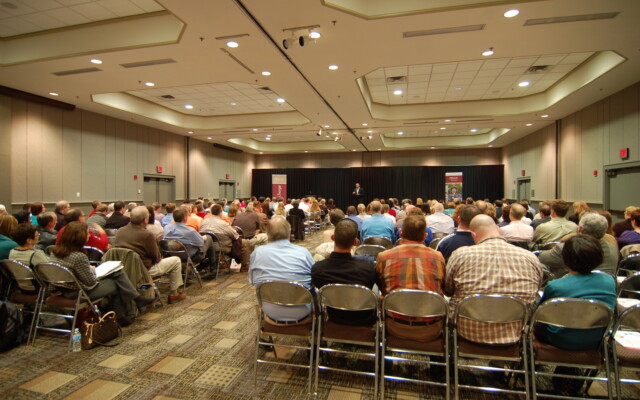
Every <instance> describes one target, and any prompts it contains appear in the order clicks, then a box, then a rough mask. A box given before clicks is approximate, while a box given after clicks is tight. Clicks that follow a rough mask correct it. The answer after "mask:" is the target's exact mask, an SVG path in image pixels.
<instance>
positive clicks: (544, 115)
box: [541, 114, 549, 118]
mask: <svg viewBox="0 0 640 400" xmlns="http://www.w3.org/2000/svg"><path fill="white" fill-rule="evenodd" d="M541 117H542V118H549V114H542V115H541Z"/></svg>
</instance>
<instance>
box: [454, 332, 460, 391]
mask: <svg viewBox="0 0 640 400" xmlns="http://www.w3.org/2000/svg"><path fill="white" fill-rule="evenodd" d="M453 398H454V399H459V398H460V396H459V394H458V338H457V336H456V332H455V331H454V334H453Z"/></svg>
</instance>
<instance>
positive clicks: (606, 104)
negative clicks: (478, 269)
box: [502, 83, 640, 205]
mask: <svg viewBox="0 0 640 400" xmlns="http://www.w3.org/2000/svg"><path fill="white" fill-rule="evenodd" d="M554 132H555V126H554V125H551V126H549V127H547V128H544V129H541V130H540V131H537V132H535V133H533V134H531V135H529V136H527V137H525V138H523V139H521V140H519V141H517V142H514V143H512V144H510V145H508V146H506V147H505V148H504V149H503V153H502V162H503V163H504V165H505V191H506V195H507V196H510V195H511V190H512V189H513V188H515V185H514V184H513V181H514V179H516V177H518V176H519V173H520V170H523V169H524V170H525V171H526V174H527V175H530V176H531V178H532V179H531V187H532V189H535V190H536V196H532V197H534V200H544V199H549V198H553V197H554V181H553V179H554V176H553V173H554V168H555V163H556V161H555V160H556V154H555V145H556V143H555V133H554ZM559 137H560V139H559V194H558V196H559V197H560V198H563V199H565V200H567V201H576V200H583V201H586V202H588V203H592V204H596V205H599V204H602V203H603V202H604V167H605V166H607V165H612V164H625V163H634V162H638V161H640V154H639V153H640V83H636V84H634V85H632V86H630V87H628V88H626V89H624V90H622V91H620V92H618V93H616V94H614V95H612V96H610V97H607V98H606V99H604V100H602V101H599V102H597V103H594V104H592V105H591V106H589V107H586V108H584V109H582V110H580V111H578V112H576V113H573V114H571V115H569V116H567V117H565V118H563V119H562V120H561V121H560V135H559ZM626 147H628V148H629V154H630V156H629V159H627V160H622V159H620V157H619V151H620V149H622V148H626ZM529 171H531V173H529ZM593 171H598V176H597V177H594V175H593Z"/></svg>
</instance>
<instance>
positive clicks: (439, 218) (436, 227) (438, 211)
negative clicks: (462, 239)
mask: <svg viewBox="0 0 640 400" xmlns="http://www.w3.org/2000/svg"><path fill="white" fill-rule="evenodd" d="M431 210H432V212H433V214H431V215H427V226H428V227H429V228H431V231H432V232H433V233H434V234H445V235H449V234H451V233H453V232H454V230H455V227H454V224H453V219H451V217H450V216H448V215H445V213H444V206H443V205H442V204H441V203H436V204H435V205H434V206H433V207H432V209H431Z"/></svg>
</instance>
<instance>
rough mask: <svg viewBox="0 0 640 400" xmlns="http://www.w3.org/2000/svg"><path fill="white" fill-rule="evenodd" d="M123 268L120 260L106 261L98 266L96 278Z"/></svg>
mask: <svg viewBox="0 0 640 400" xmlns="http://www.w3.org/2000/svg"><path fill="white" fill-rule="evenodd" d="M118 269H122V264H121V263H120V261H106V262H103V263H102V264H100V265H98V266H97V267H96V278H98V279H100V278H102V277H103V276H105V275H109V274H110V273H111V272H113V271H116V270H118Z"/></svg>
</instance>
